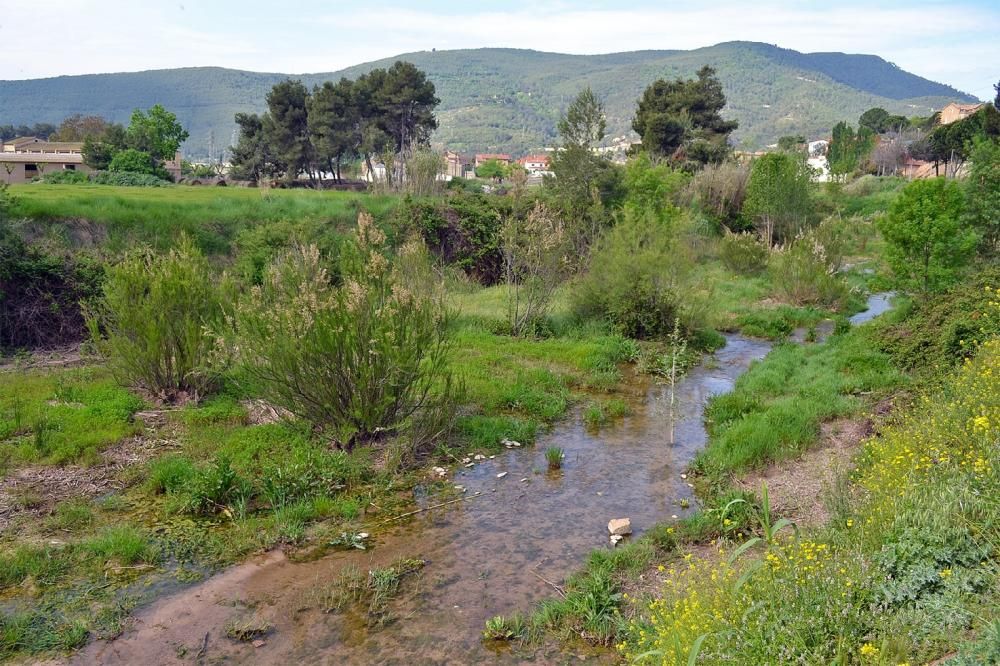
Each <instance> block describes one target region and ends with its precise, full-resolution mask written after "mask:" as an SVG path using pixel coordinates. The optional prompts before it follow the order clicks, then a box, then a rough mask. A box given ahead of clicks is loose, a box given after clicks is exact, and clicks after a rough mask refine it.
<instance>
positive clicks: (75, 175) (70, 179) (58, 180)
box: [42, 169, 90, 185]
mask: <svg viewBox="0 0 1000 666" xmlns="http://www.w3.org/2000/svg"><path fill="white" fill-rule="evenodd" d="M42 181H43V182H44V183H46V184H48V185H86V184H87V183H89V182H90V179H89V178H88V177H87V174H85V173H83V172H82V171H75V170H66V169H64V170H62V171H53V172H52V173H47V174H45V175H44V176H43V177H42Z"/></svg>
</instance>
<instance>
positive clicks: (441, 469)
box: [434, 467, 447, 474]
mask: <svg viewBox="0 0 1000 666" xmlns="http://www.w3.org/2000/svg"><path fill="white" fill-rule="evenodd" d="M434 471H435V472H436V473H438V474H444V473H445V472H446V471H447V470H445V468H444V467H435V468H434Z"/></svg>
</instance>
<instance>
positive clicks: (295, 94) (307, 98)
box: [232, 61, 439, 186]
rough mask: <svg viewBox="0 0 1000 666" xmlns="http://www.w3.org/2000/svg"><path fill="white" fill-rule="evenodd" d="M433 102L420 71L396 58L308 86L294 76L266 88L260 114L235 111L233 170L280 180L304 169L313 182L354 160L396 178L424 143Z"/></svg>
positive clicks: (339, 176)
mask: <svg viewBox="0 0 1000 666" xmlns="http://www.w3.org/2000/svg"><path fill="white" fill-rule="evenodd" d="M438 102H439V100H438V98H437V97H436V95H435V91H434V84H433V83H431V82H430V81H429V80H428V79H427V76H426V75H425V74H424V72H422V71H420V70H419V69H417V68H416V67H415V66H414V65H412V64H410V63H408V62H402V61H400V62H397V63H395V64H394V65H393V66H392V67H390V68H389V69H374V70H372V71H371V72H369V73H368V74H364V75H362V76H360V77H358V78H357V79H356V80H353V81H352V80H350V79H347V78H342V79H341V80H340V81H338V82H336V83H335V82H333V81H327V82H325V83H323V84H322V85H317V86H315V87H314V88H313V89H312V91H310V90H309V89H308V88H307V87H306V86H305V85H304V84H303V83H302V82H301V81H293V80H291V79H289V80H286V81H282V82H280V83H278V84H276V85H275V86H274V87H273V88H272V89H271V92H270V93H268V95H267V111H266V112H265V113H263V114H262V115H257V114H251V113H238V114H236V124H237V125H238V126H239V131H240V134H239V140H238V141H237V144H236V146H234V147H233V160H232V161H233V170H234V174H236V175H237V176H238V177H241V178H244V179H246V180H250V181H253V182H258V181H260V180H262V179H265V178H281V179H282V180H284V181H285V182H286V183H291V182H294V181H295V180H297V179H298V178H299V177H300V176H302V175H305V176H306V177H307V178H308V180H309V183H310V184H311V185H313V186H316V185H317V184H318V182H319V179H320V177H321V174H323V173H328V174H331V175H332V176H333V177H334V178H335V179H336V180H338V181H340V180H342V175H343V174H342V169H343V167H344V165H345V164H347V163H348V162H352V161H355V160H359V159H360V160H364V161H365V162H366V164H367V166H368V168H369V171H371V170H372V168H373V166H374V163H375V161H380V162H382V163H383V164H385V166H386V170H387V172H386V174H387V178H388V179H389V180H390V181H391V182H393V183H399V182H401V181H402V179H403V162H404V159H405V157H406V156H407V155H408V154H409V153H410V152H411V151H412V149H413V148H414V147H416V146H424V145H427V144H428V143H429V140H430V135H431V132H433V131H434V130H435V129H436V128H437V120H436V119H435V117H434V108H435V107H436V106H437V105H438Z"/></svg>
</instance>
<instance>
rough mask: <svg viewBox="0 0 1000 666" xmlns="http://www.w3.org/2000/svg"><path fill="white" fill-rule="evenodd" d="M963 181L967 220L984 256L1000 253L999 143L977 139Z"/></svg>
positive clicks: (986, 139) (982, 138)
mask: <svg viewBox="0 0 1000 666" xmlns="http://www.w3.org/2000/svg"><path fill="white" fill-rule="evenodd" d="M969 162H970V166H969V177H968V178H967V179H966V180H965V195H966V206H967V210H968V214H969V220H970V221H971V222H972V224H973V226H974V227H975V228H976V229H977V230H978V231H979V234H980V236H981V238H982V249H983V251H984V253H985V254H988V255H993V256H996V255H997V254H998V253H1000V142H998V141H996V140H990V139H988V138H987V137H984V136H979V137H976V138H975V139H974V140H973V145H972V149H971V151H970V154H969Z"/></svg>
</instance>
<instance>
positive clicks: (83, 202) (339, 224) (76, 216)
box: [10, 183, 398, 254]
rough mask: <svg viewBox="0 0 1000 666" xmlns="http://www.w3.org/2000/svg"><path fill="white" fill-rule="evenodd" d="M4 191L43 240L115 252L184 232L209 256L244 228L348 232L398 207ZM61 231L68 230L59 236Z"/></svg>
mask: <svg viewBox="0 0 1000 666" xmlns="http://www.w3.org/2000/svg"><path fill="white" fill-rule="evenodd" d="M10 192H11V194H12V195H13V196H14V206H13V208H12V210H11V212H10V216H11V217H12V218H13V219H15V220H16V219H27V220H31V221H33V222H35V223H36V224H41V225H43V226H42V233H43V234H45V233H52V234H55V235H56V236H59V235H60V234H62V235H64V236H65V235H66V234H68V235H70V236H72V235H73V233H74V231H73V230H74V225H75V228H78V229H80V231H79V233H86V231H87V229H93V228H94V227H97V231H96V234H97V236H98V238H97V241H98V243H99V244H100V245H102V246H105V247H106V248H108V249H111V250H115V249H121V248H123V247H126V246H127V245H129V244H130V243H134V242H142V243H147V244H150V245H152V246H154V247H157V248H161V249H162V248H164V247H168V246H170V245H172V244H174V243H175V242H176V239H177V236H178V235H179V234H181V233H186V234H188V235H190V236H192V237H193V238H194V239H195V241H196V242H197V243H198V245H199V246H200V247H201V248H202V250H203V251H205V252H208V253H212V254H215V253H227V252H229V250H230V244H231V243H232V241H233V240H234V238H235V237H236V235H237V234H238V232H239V231H240V230H242V229H244V228H247V227H252V226H257V225H260V224H265V223H267V224H286V225H288V224H294V225H296V226H298V227H302V228H309V229H323V228H326V229H329V228H333V229H338V230H346V229H347V228H349V227H350V226H351V225H353V224H354V222H355V220H356V219H357V216H358V213H359V212H360V211H362V210H365V211H368V212H370V213H372V214H373V215H375V216H376V217H382V216H384V215H386V214H387V213H389V212H390V211H392V210H393V209H394V207H395V206H396V204H397V202H398V197H395V196H390V195H386V196H379V195H372V194H368V193H354V192H329V191H315V190H305V189H301V190H269V191H262V190H259V189H256V188H240V187H231V188H224V187H197V186H185V185H177V186H173V187H163V188H147V187H112V186H108V185H45V184H41V183H33V184H30V185H18V186H14V187H12V188H10ZM66 227H68V228H69V231H67V232H63V231H61V229H64V228H66ZM92 233H94V232H92ZM70 242H72V239H70Z"/></svg>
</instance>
